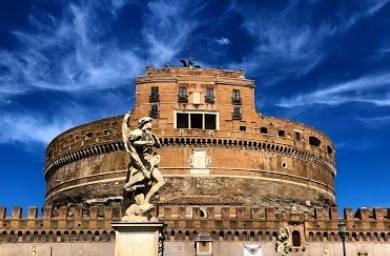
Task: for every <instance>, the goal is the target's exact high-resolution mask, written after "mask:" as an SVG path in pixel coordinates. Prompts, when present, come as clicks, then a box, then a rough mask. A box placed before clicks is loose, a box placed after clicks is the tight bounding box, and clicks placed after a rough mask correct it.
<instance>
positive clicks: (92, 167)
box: [0, 64, 390, 256]
mask: <svg viewBox="0 0 390 256" xmlns="http://www.w3.org/2000/svg"><path fill="white" fill-rule="evenodd" d="M145 116H150V117H152V118H153V119H154V121H153V133H155V134H156V135H157V136H158V137H159V141H160V143H161V148H160V149H159V150H158V152H159V154H160V156H161V162H160V163H159V170H160V172H161V173H162V175H163V176H164V179H165V184H164V186H163V187H162V188H161V189H160V191H159V192H158V195H156V196H154V197H153V199H152V201H153V202H155V203H156V204H157V207H155V208H154V209H153V214H154V215H155V216H156V217H157V218H158V219H159V220H162V221H164V223H165V224H167V226H166V229H165V231H164V233H165V239H166V240H165V250H164V255H168V256H170V255H172V256H175V255H184V256H189V255H214V256H233V255H315V256H320V255H329V256H331V255H343V242H345V248H346V252H347V255H351V256H352V255H356V256H357V255H371V256H374V255H375V256H386V255H390V242H389V239H390V211H389V209H368V208H361V209H358V210H357V211H352V210H351V209H345V210H344V216H339V212H341V211H340V210H339V209H338V208H337V207H336V197H335V191H334V180H335V177H336V174H337V171H336V164H335V152H336V150H335V148H334V145H333V143H332V141H331V140H330V139H329V138H328V137H327V136H326V135H325V134H323V133H322V132H321V131H318V130H315V129H313V128H312V127H310V126H307V125H304V124H301V123H297V122H294V121H290V120H286V119H281V118H277V117H270V116H266V115H265V114H264V113H261V112H257V111H256V108H255V84H254V81H252V80H249V79H248V78H246V77H245V74H244V72H243V71H241V70H240V71H230V70H223V69H209V68H201V67H199V66H194V65H192V64H191V65H185V67H164V68H152V67H148V68H147V69H146V73H145V74H144V75H143V76H140V77H138V78H137V79H136V87H135V103H134V106H133V108H132V109H131V112H130V119H129V122H128V125H129V127H131V128H135V127H137V124H138V121H139V120H140V119H141V118H142V117H145ZM122 122H123V116H116V117H108V118H106V119H102V120H97V121H94V122H91V123H88V124H84V125H81V126H78V127H74V128H71V129H69V130H67V131H65V132H64V133H62V134H60V135H58V136H57V137H56V138H55V139H54V140H53V141H52V142H51V143H50V144H49V146H48V147H47V151H46V163H45V168H44V177H45V179H46V181H47V193H46V198H45V206H44V207H43V208H42V215H39V217H38V209H37V208H30V209H28V213H27V215H26V217H22V211H21V209H20V208H14V209H13V210H12V213H10V214H8V215H7V214H6V210H5V209H4V208H0V255H1V256H6V255H7V256H8V255H34V256H37V255H39V256H41V255H73V256H76V255H114V242H115V232H114V231H113V228H112V226H111V223H112V222H113V221H117V220H120V219H121V216H122V214H123V209H122V208H123V207H122V200H123V195H122V194H123V185H124V183H125V181H126V179H127V177H126V175H127V169H128V167H127V166H128V163H129V159H128V155H127V153H126V150H125V145H124V143H123V139H122ZM340 224H345V229H346V230H345V232H343V230H342V232H340V231H339V228H340ZM342 226H343V225H341V227H342Z"/></svg>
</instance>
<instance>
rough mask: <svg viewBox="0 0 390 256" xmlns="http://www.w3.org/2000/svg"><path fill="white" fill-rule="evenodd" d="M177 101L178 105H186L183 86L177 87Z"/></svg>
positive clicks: (185, 90) (186, 98) (185, 92)
mask: <svg viewBox="0 0 390 256" xmlns="http://www.w3.org/2000/svg"><path fill="white" fill-rule="evenodd" d="M177 101H178V102H179V103H188V96H187V87H184V86H180V87H179V95H178V99H177Z"/></svg>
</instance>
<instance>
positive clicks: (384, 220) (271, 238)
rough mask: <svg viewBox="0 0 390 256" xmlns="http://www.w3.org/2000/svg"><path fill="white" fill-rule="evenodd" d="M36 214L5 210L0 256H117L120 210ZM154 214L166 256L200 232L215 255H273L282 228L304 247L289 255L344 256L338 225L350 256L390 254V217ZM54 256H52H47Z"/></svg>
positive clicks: (266, 211)
mask: <svg viewBox="0 0 390 256" xmlns="http://www.w3.org/2000/svg"><path fill="white" fill-rule="evenodd" d="M37 213H38V209H37V208H30V209H29V210H28V213H27V216H26V217H22V210H21V209H20V208H14V209H13V211H12V213H11V216H7V214H6V211H5V209H4V208H0V255H2V256H8V255H32V254H31V252H32V251H33V250H37V251H38V252H39V254H38V255H91V254H93V255H113V243H114V240H115V233H114V231H113V230H112V228H111V222H112V221H117V220H119V219H120V216H121V211H120V208H115V207H114V208H113V207H90V208H80V207H71V208H67V207H61V208H59V209H54V208H51V207H45V208H44V209H43V215H42V216H41V217H38V214H37ZM155 214H156V215H157V216H158V217H159V218H160V219H162V220H164V222H165V223H166V224H167V225H168V226H167V229H166V231H165V235H166V238H167V242H166V255H172V256H176V255H194V248H193V245H194V241H195V239H196V237H197V234H199V232H203V231H206V232H208V233H209V234H210V235H211V237H212V239H213V248H214V249H213V251H214V255H216V256H218V255H224V256H225V255H228V256H230V255H231V256H233V255H241V253H242V252H243V245H244V244H248V243H249V244H259V245H261V247H262V249H263V253H266V254H265V255H275V254H274V253H275V252H274V250H275V249H274V248H275V242H276V239H277V233H278V230H279V228H280V227H288V228H289V230H290V234H291V233H292V232H294V231H297V232H298V233H299V236H300V245H299V246H292V240H291V236H290V241H289V243H290V247H289V250H290V255H341V239H340V237H339V234H338V224H339V223H340V221H343V222H345V223H346V225H347V238H346V243H347V251H348V252H349V254H348V255H357V253H358V252H361V253H369V255H387V254H388V253H390V242H389V240H390V210H389V209H366V208H362V209H359V210H357V211H356V212H353V211H352V210H351V209H345V211H344V216H343V218H342V219H340V218H339V216H338V211H337V209H336V208H330V209H323V208H318V209H315V210H312V211H307V212H306V213H295V212H294V211H292V212H281V211H280V210H278V209H275V208H246V207H228V206H194V207H182V206H164V207H163V206H161V207H159V209H158V210H156V211H155ZM50 252H51V253H55V254H49V253H50Z"/></svg>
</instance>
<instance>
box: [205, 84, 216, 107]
mask: <svg viewBox="0 0 390 256" xmlns="http://www.w3.org/2000/svg"><path fill="white" fill-rule="evenodd" d="M205 102H206V103H209V104H213V103H214V89H213V88H207V90H206V96H205Z"/></svg>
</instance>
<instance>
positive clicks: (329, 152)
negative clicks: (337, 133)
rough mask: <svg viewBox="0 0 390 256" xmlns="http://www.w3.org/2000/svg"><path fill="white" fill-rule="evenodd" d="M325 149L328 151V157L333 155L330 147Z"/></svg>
mask: <svg viewBox="0 0 390 256" xmlns="http://www.w3.org/2000/svg"><path fill="white" fill-rule="evenodd" d="M326 148H327V151H328V155H332V153H333V149H332V147H331V146H329V145H328V146H327V147H326Z"/></svg>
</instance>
